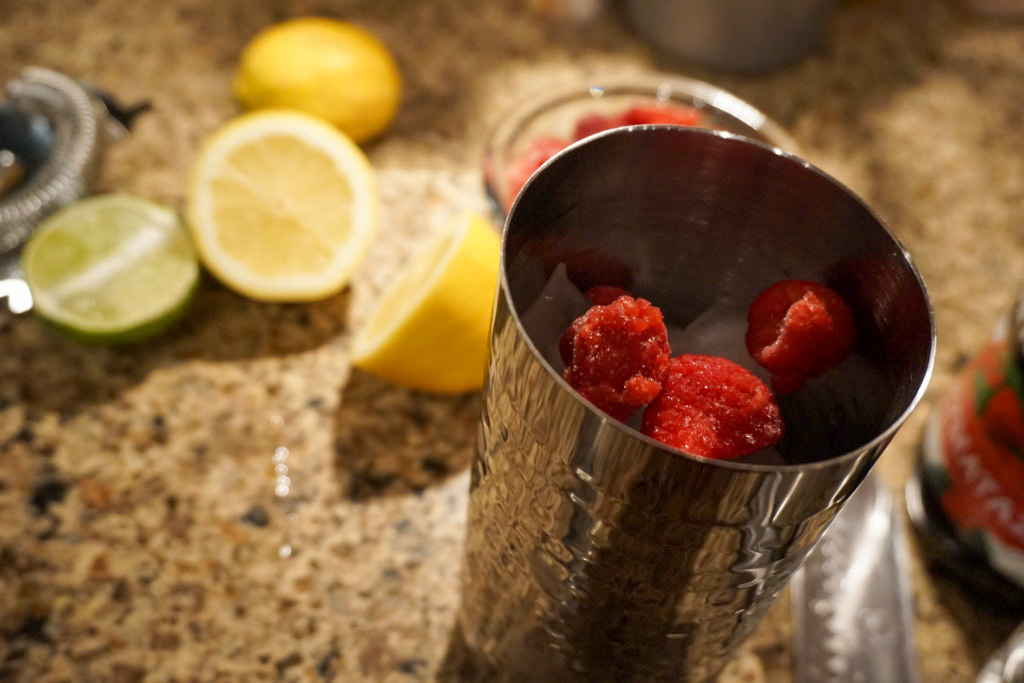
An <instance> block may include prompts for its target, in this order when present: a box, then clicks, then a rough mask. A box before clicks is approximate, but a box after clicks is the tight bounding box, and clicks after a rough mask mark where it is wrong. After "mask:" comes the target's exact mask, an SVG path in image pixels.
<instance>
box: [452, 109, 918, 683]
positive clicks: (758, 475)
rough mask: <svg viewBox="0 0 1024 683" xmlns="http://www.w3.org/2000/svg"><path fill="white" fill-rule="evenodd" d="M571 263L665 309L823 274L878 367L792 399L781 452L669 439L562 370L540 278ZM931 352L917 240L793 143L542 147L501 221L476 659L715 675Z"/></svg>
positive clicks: (485, 436)
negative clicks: (725, 453)
mask: <svg viewBox="0 0 1024 683" xmlns="http://www.w3.org/2000/svg"><path fill="white" fill-rule="evenodd" d="M563 267H564V269H565V270H564V272H565V273H566V274H567V276H568V278H569V279H571V280H572V281H573V282H574V283H575V284H577V285H579V286H581V287H586V286H588V285H591V284H597V283H598V282H599V281H604V282H605V283H609V284H619V285H626V286H627V287H628V289H629V290H630V291H631V292H633V293H634V294H635V295H637V296H642V297H644V298H646V299H649V300H650V301H652V302H654V303H655V304H657V305H659V306H660V307H661V308H662V309H663V310H664V312H665V316H666V320H668V321H669V322H670V324H676V325H685V324H686V323H687V322H688V321H691V320H693V319H695V318H696V317H698V316H699V315H700V314H701V313H702V312H703V311H706V310H707V309H709V308H710V307H713V306H717V305H722V304H723V303H725V304H728V305H736V306H745V305H749V302H750V301H751V300H752V299H753V298H754V296H756V295H757V293H758V292H759V291H761V290H762V289H763V288H765V287H766V286H768V285H770V284H772V283H773V282H775V281H777V280H780V279H785V278H795V277H800V278H812V279H817V280H820V281H824V282H827V283H828V284H830V286H832V287H834V288H835V289H837V290H838V291H840V292H841V293H842V294H843V296H844V297H845V298H846V299H847V301H848V302H849V303H850V304H851V306H852V307H853V309H854V310H855V312H856V314H857V318H858V323H859V325H860V330H859V335H860V344H859V353H860V355H861V358H860V359H859V362H860V363H861V365H860V366H858V367H860V368H862V370H863V372H864V373H867V374H871V375H872V378H873V379H872V381H871V382H862V381H861V380H860V379H859V375H848V376H844V377H843V378H841V381H838V382H832V383H826V384H823V385H821V386H819V387H817V388H815V389H814V392H816V393H812V395H811V396H809V397H804V398H800V397H799V396H798V397H796V398H793V399H790V400H784V401H783V411H784V414H785V416H786V419H787V423H788V435H787V437H786V440H785V441H784V442H783V443H782V444H780V452H781V454H782V457H783V458H784V459H785V462H786V464H774V465H773V464H763V463H761V462H758V461H756V459H755V461H727V460H725V461H716V460H709V459H705V458H701V457H696V456H691V455H688V454H685V453H682V452H680V451H677V450H674V449H671V448H668V447H665V446H663V445H661V444H659V443H657V442H654V441H652V440H651V439H649V438H647V437H645V436H644V435H642V434H640V433H639V432H637V431H634V430H633V429H631V428H629V427H627V426H626V425H624V424H622V423H619V422H617V421H616V420H614V419H611V418H609V417H608V416H606V415H605V414H603V413H601V412H600V411H598V410H597V409H595V408H594V407H593V406H592V405H590V404H589V403H587V402H586V401H585V400H583V399H582V398H581V397H580V396H579V395H578V394H577V393H576V392H575V391H573V390H572V389H571V388H570V387H569V386H568V385H567V384H566V383H565V382H564V381H563V379H562V377H561V375H560V373H559V372H558V369H557V368H556V367H554V364H553V362H552V361H551V358H552V353H551V350H552V349H554V348H555V347H556V346H557V343H558V338H559V336H560V335H561V333H562V331H563V330H564V327H563V326H561V324H560V323H558V321H557V320H556V321H555V322H554V323H553V322H552V320H553V319H554V318H557V314H556V315H552V314H551V310H555V311H557V309H558V302H557V301H550V300H549V299H552V298H556V297H553V295H552V293H551V292H552V290H551V288H550V287H549V286H548V283H549V281H550V280H551V278H552V275H553V274H554V273H555V271H556V270H558V269H560V268H563ZM609 280H614V281H613V282H608V281H609ZM538 307H542V308H543V307H547V308H548V309H549V311H548V313H547V314H544V315H538V314H537V313H536V311H537V308H538ZM686 351H687V349H681V348H674V349H673V352H674V353H676V354H678V353H684V352H686ZM555 355H557V354H555ZM933 355H934V329H933V322H932V315H931V309H930V305H929V301H928V297H927V294H926V292H925V289H924V286H923V284H922V282H921V279H920V277H919V276H918V274H917V272H916V270H915V269H914V266H913V264H912V263H911V261H910V258H909V256H908V254H907V253H906V252H905V251H904V249H903V248H902V247H901V246H900V244H899V243H898V242H897V241H896V240H895V239H894V238H893V237H892V236H891V235H890V234H889V233H888V232H887V231H886V229H885V227H884V226H883V225H882V224H881V222H880V221H879V220H878V218H877V217H875V215H874V214H873V213H872V212H871V211H870V210H869V209H868V208H867V207H866V206H865V205H864V204H863V203H862V202H861V201H859V200H858V199H857V198H856V197H855V196H853V195H852V194H851V193H850V192H849V191H848V190H846V189H845V188H844V187H842V186H841V185H840V184H839V183H837V182H836V181H834V180H833V179H831V178H829V177H828V176H827V175H825V174H824V173H822V172H820V171H818V170H816V169H814V168H812V167H810V166H808V165H807V164H805V163H803V162H802V161H800V160H798V159H796V158H794V157H791V156H788V155H786V154H785V153H782V152H780V151H779V150H776V149H772V148H769V147H765V146H762V145H759V144H755V143H753V142H750V141H747V140H744V139H742V138H738V137H735V136H730V135H728V134H724V133H712V132H707V131H698V130H692V129H683V128H673V127H665V126H641V127H634V128H628V129H619V130H615V131H610V132H607V133H605V134H602V135H601V136H598V137H595V138H592V139H590V140H588V141H584V142H582V143H578V144H576V145H574V146H572V147H570V148H568V149H567V150H565V151H564V152H562V153H560V154H559V155H557V156H556V157H554V158H552V159H551V160H550V161H549V162H548V163H547V164H546V166H545V167H544V168H542V169H541V171H539V172H538V173H537V174H535V175H534V177H533V178H532V180H531V181H530V182H529V183H528V185H527V186H526V188H525V189H524V190H523V192H522V194H521V195H520V196H519V199H518V201H517V202H516V204H515V206H514V207H513V209H512V211H511V213H510V215H509V218H508V221H507V223H506V227H505V233H504V241H503V261H502V274H501V285H500V291H499V292H498V297H497V304H496V310H495V316H494V323H493V329H492V339H491V349H490V359H489V369H488V380H487V385H486V388H485V392H484V407H483V415H482V419H481V428H480V439H479V443H478V451H477V455H476V458H475V460H474V462H473V465H472V480H471V481H472V483H471V494H470V504H469V526H468V536H467V546H466V557H465V566H464V576H463V581H464V587H463V604H462V608H461V612H460V614H459V618H458V626H457V628H458V629H460V630H461V635H462V637H463V638H464V639H465V643H466V645H467V646H468V649H469V651H470V652H471V658H472V659H473V661H474V663H473V666H474V667H475V669H476V670H477V672H478V673H480V675H481V676H482V677H483V678H485V679H487V680H515V681H519V680H522V681H548V680H557V681H561V682H563V683H564V682H566V681H584V680H586V681H595V680H600V681H605V680H607V681H627V680H643V681H662V680H664V681H669V680H671V681H680V680H692V681H703V680H707V679H709V678H711V677H712V676H714V675H715V674H717V673H718V671H719V670H720V669H721V667H722V666H723V665H724V663H725V661H726V660H727V658H728V656H729V653H730V651H731V650H732V648H733V647H734V646H736V645H737V644H738V643H739V642H741V641H742V640H743V639H744V638H745V637H746V636H747V635H748V634H749V633H750V631H751V630H752V629H753V627H754V626H755V625H756V624H757V622H758V620H759V619H760V617H761V616H762V615H763V613H764V612H765V610H766V608H767V607H768V606H769V605H770V604H771V602H772V600H773V599H774V598H775V597H776V595H777V594H778V592H779V591H780V590H781V589H782V587H783V586H784V585H785V584H786V582H787V581H788V579H789V578H790V576H791V575H792V573H793V572H794V570H795V569H796V568H797V567H799V565H800V563H801V561H802V560H803V558H804V556H805V555H806V554H807V552H808V550H809V549H810V548H811V547H812V546H813V545H814V543H815V542H816V541H817V539H818V538H819V537H820V536H821V534H822V532H823V531H824V529H825V528H826V527H827V525H828V524H829V522H830V521H831V520H832V518H833V517H834V516H835V515H836V513H837V512H838V510H839V509H840V507H841V506H842V504H843V502H844V501H845V500H846V499H847V498H848V497H849V496H850V494H851V493H852V492H853V491H854V489H856V487H857V485H858V483H859V482H860V481H861V479H862V478H863V477H864V476H865V474H866V473H867V471H868V469H869V468H870V467H871V465H872V464H873V463H874V461H875V460H876V459H877V458H878V456H879V455H880V453H881V452H882V450H883V449H884V448H885V446H886V445H887V444H888V442H889V440H890V439H891V437H892V435H893V434H894V432H895V431H896V429H897V428H898V427H899V425H900V424H901V423H902V422H903V420H904V418H905V417H906V416H907V414H908V413H909V412H910V410H911V409H912V408H913V407H914V405H915V404H916V402H917V401H918V399H919V398H920V396H921V394H922V392H923V390H924V387H925V385H926V383H927V379H928V377H929V374H930V371H931V366H932V361H933Z"/></svg>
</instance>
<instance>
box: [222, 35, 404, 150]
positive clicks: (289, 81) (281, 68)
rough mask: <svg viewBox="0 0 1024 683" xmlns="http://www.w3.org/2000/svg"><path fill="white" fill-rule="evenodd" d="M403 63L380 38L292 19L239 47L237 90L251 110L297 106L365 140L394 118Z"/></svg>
mask: <svg viewBox="0 0 1024 683" xmlns="http://www.w3.org/2000/svg"><path fill="white" fill-rule="evenodd" d="M401 92H402V79H401V76H400V74H399V72H398V66H397V65H396V64H395V60H394V58H393V57H392V56H391V53H389V52H388V50H387V48H386V47H384V45H383V43H381V42H380V41H379V40H378V39H377V38H375V37H374V36H373V35H371V34H370V33H369V32H367V31H366V30H365V29H362V28H360V27H359V26H356V25H354V24H350V23H346V22H343V21H336V20H334V19H322V18H315V17H307V18H301V19H292V20H289V21H285V22H282V23H280V24H276V25H274V26H271V27H269V28H267V29H264V30H263V31H261V32H260V33H259V34H257V35H256V37H255V38H253V39H252V41H250V43H249V44H248V45H247V46H246V48H245V50H244V51H243V52H242V60H241V64H240V65H239V68H238V73H237V74H236V76H235V95H236V97H238V99H239V101H240V102H241V103H242V105H243V106H245V107H246V108H247V109H260V108H267V107H273V108H286V109H298V110H300V111H304V112H307V113H309V114H313V115H314V116H319V117H321V118H323V119H326V120H328V121H330V122H331V123H333V124H334V125H335V126H337V127H338V128H339V129H341V131H342V132H344V133H346V134H348V136H349V137H351V138H352V139H353V140H356V141H360V140H365V139H367V138H370V137H373V136H374V135H377V134H378V133H380V132H381V131H383V130H384V129H385V128H387V127H388V124H390V123H391V120H392V119H393V118H394V116H395V113H396V112H397V111H398V102H399V100H400V99H401Z"/></svg>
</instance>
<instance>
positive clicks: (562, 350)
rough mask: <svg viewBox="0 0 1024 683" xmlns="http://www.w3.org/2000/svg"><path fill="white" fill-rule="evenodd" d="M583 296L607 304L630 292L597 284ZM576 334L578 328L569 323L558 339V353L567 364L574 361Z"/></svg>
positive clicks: (593, 301) (601, 304)
mask: <svg viewBox="0 0 1024 683" xmlns="http://www.w3.org/2000/svg"><path fill="white" fill-rule="evenodd" d="M583 296H585V297H587V298H588V299H590V302H591V303H593V304H597V305H599V306H607V305H608V304H610V303H611V302H613V301H615V300H616V299H618V298H619V297H620V296H629V292H627V291H626V290H624V289H623V288H622V287H616V286H615V285H595V286H594V287H591V288H590V289H588V290H587V291H585V292H583ZM575 336H576V328H575V327H574V326H573V325H569V328H568V329H567V330H566V331H565V334H563V335H562V338H561V339H559V340H558V353H559V354H560V355H561V356H562V361H563V362H564V363H565V364H566V365H568V364H569V363H570V362H571V361H572V340H573V338H574V337H575Z"/></svg>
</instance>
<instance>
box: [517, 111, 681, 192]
mask: <svg viewBox="0 0 1024 683" xmlns="http://www.w3.org/2000/svg"><path fill="white" fill-rule="evenodd" d="M645 123H646V124H654V123H665V124H672V125H676V126H696V125H697V124H698V123H700V114H699V113H698V112H697V110H696V109H690V108H688V107H676V106H669V105H656V104H651V105H637V106H635V107H630V108H629V109H627V110H625V111H624V112H622V113H621V114H618V115H614V116H607V115H605V114H587V115H585V116H583V117H581V118H580V119H579V120H578V121H577V122H576V126H575V129H574V131H573V140H563V139H562V138H557V137H554V136H551V135H542V136H540V137H538V138H536V139H535V140H534V141H533V142H532V143H530V146H529V147H527V149H526V152H525V153H524V154H523V155H522V156H521V157H519V159H517V160H516V161H515V162H514V163H513V164H511V166H510V167H509V169H508V173H507V174H506V183H507V186H508V194H507V195H506V200H505V201H506V204H507V205H508V206H511V205H512V201H513V200H514V199H515V198H516V195H518V194H519V191H520V190H521V189H523V185H525V184H526V181H527V180H529V179H530V176H531V175H533V173H534V171H536V170H537V169H538V168H540V167H541V166H543V165H544V162H545V161H547V160H548V159H550V158H551V157H553V156H554V155H555V154H557V153H558V152H561V151H562V150H563V149H565V148H566V147H568V146H569V144H570V143H571V142H574V141H575V140H582V139H583V138H586V137H590V136H591V135H595V134H597V133H600V132H601V131H605V130H609V129H611V128H619V127H621V126H634V125H640V124H645ZM506 208H507V207H506Z"/></svg>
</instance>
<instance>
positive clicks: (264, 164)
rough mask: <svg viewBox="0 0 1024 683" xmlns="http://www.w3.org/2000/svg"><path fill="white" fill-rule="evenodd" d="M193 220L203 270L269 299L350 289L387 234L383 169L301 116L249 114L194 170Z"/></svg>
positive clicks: (217, 137) (206, 147) (212, 140)
mask: <svg viewBox="0 0 1024 683" xmlns="http://www.w3.org/2000/svg"><path fill="white" fill-rule="evenodd" d="M187 215H188V221H189V226H190V227H191V229H192V234H193V236H194V238H195V243H196V248H197V249H198V251H199V255H200V258H201V259H202V261H203V263H204V264H205V265H206V266H207V268H209V269H210V271H212V272H213V274H214V275H216V276H217V277H218V278H219V279H220V280H221V281H222V282H224V284H226V285H228V286H229V287H231V288H232V289H234V290H236V291H238V292H240V293H241V294H244V295H246V296H249V297H251V298H253V299H259V300H263V301H309V300H313V299H320V298H323V297H326V296H329V295H331V294H334V293H336V292H338V291H340V290H341V289H342V288H343V287H344V286H345V285H346V283H347V282H348V280H349V277H350V276H351V274H352V271H353V270H354V269H355V268H356V267H357V266H358V265H359V263H360V262H361V261H362V259H363V257H364V256H365V255H366V251H367V249H368V248H369V246H370V243H371V242H372V241H373V237H374V235H375V233H376V229H377V189H376V182H375V180H374V175H373V169H372V168H371V167H370V164H369V162H368V161H367V159H366V157H365V156H364V155H363V153H362V151H361V150H360V149H359V148H358V147H357V146H356V145H355V143H353V142H352V141H351V140H350V139H349V138H348V137H346V136H345V135H344V134H343V133H340V132H339V131H338V130H337V129H335V128H334V127H332V126H331V125H330V124H328V123H326V122H324V121H321V120H320V119H317V118H315V117H312V116H309V115H307V114H301V113H298V112H285V111H267V112H257V113H253V114H247V115H244V116H241V117H239V118H237V119H235V120H233V121H231V122H230V123H228V124H227V125H225V126H224V127H222V128H221V129H220V130H218V131H216V132H215V133H214V134H213V135H211V136H210V137H209V138H208V139H207V140H206V142H205V143H204V144H203V146H202V149H201V150H200V152H199V156H198V159H197V160H196V162H195V165H194V167H193V170H192V178H191V187H190V192H189V198H188V211H187Z"/></svg>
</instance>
